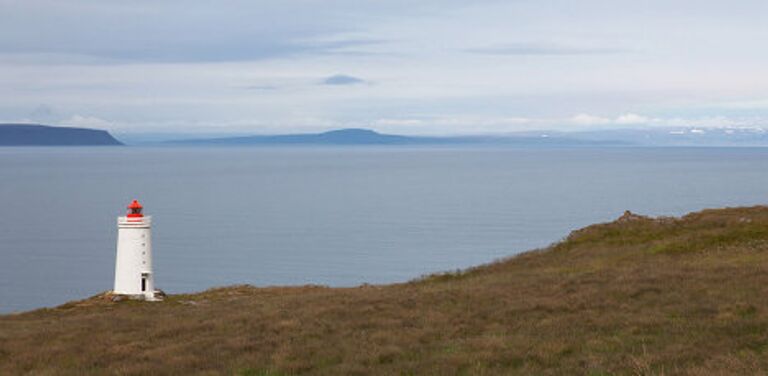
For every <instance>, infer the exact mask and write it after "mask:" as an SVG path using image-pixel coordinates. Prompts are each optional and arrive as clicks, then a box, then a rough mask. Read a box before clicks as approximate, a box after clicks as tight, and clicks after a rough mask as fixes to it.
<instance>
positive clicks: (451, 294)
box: [0, 207, 768, 375]
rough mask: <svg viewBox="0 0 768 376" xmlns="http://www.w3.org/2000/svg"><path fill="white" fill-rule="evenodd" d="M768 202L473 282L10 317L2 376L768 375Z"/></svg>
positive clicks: (240, 295)
mask: <svg viewBox="0 0 768 376" xmlns="http://www.w3.org/2000/svg"><path fill="white" fill-rule="evenodd" d="M767 298H768V208H766V207H753V208H735V209H722V210H707V211H703V212H699V213H694V214H690V215H688V216H685V217H682V218H679V219H675V218H661V219H652V218H644V217H627V218H625V219H624V220H621V221H616V222H613V223H609V224H601V225H595V226H591V227H588V228H585V229H582V230H579V231H576V232H574V233H573V234H571V235H570V236H569V237H568V238H567V239H566V240H565V241H564V242H562V243H560V244H556V245H554V246H552V247H551V248H549V249H546V250H541V251H534V252H529V253H526V254H523V255H520V256H517V257H514V258H511V259H509V260H504V261H500V262H497V263H493V264H490V265H486V266H481V267H478V268H473V269H471V270H467V271H464V272H459V273H448V274H443V275H435V276H430V277H425V278H422V279H420V280H417V281H413V282H409V283H404V284H396V285H387V286H364V287H359V288H325V287H317V286H303V287H284V288H253V287H250V286H234V287H227V288H220V289H213V290H208V291H205V292H202V293H199V294H191V295H175V296H170V297H169V298H168V299H167V301H165V302H162V303H141V302H133V301H125V302H119V303H112V302H109V301H106V300H103V299H99V298H92V299H90V300H87V301H83V302H74V303H70V304H67V305H64V306H61V307H57V308H54V309H42V310H37V311H33V312H28V313H24V314H19V315H7V316H2V317H0V374H3V375H5V374H24V373H33V374H72V375H75V374H77V375H80V374H105V373H107V374H189V373H197V374H240V375H282V374H321V375H338V374H349V375H356V374H357V375H365V374H405V375H409V374H413V375H446V374H471V375H486V374H488V375H490V374H510V373H511V374H537V375H540V374H542V375H547V374H587V375H605V374H637V375H674V374H690V375H701V374H715V375H716V374H765V373H766V372H768V299H767Z"/></svg>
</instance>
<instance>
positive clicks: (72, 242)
mask: <svg viewBox="0 0 768 376" xmlns="http://www.w3.org/2000/svg"><path fill="white" fill-rule="evenodd" d="M133 198H138V199H139V200H141V201H142V203H143V204H144V206H145V208H146V209H145V210H146V212H147V213H148V214H151V215H153V237H154V253H155V275H156V281H157V285H158V287H159V288H162V289H164V290H165V291H166V292H170V293H178V292H191V291H199V290H203V289H207V288H209V287H214V286H221V285H228V284H240V283H250V284H254V285H258V286H266V285H299V284H309V283H312V284H326V285H332V286H354V285H358V284H361V283H386V282H397V281H407V280H410V279H413V278H416V277H418V276H420V275H423V274H426V273H431V272H437V271H444V270H452V269H456V268H465V267H468V266H472V265H477V264H481V263H486V262H489V261H493V260H494V259H498V258H501V257H505V256H510V255H514V254H516V253H518V252H521V251H525V250H528V249H532V248H536V247H542V246H545V245H547V244H549V243H551V242H554V241H557V240H559V239H561V238H563V237H564V236H565V235H567V234H568V232H569V231H571V230H573V229H576V228H579V227H582V226H585V225H588V224H591V223H595V222H603V221H609V220H612V219H614V218H616V217H618V216H619V215H621V213H622V212H623V211H624V210H626V209H629V210H632V211H634V212H638V213H642V214H649V215H679V214H683V213H686V212H689V211H693V210H700V209H703V208H711V207H723V206H738V205H754V204H766V203H768V149H726V148H668V149H651V148H627V149H612V148H604V149H501V150H499V149H494V150H491V149H439V148H437V149H399V148H319V149H245V148H243V149H240V148H141V147H125V148H26V149H19V148H0V199H2V203H1V204H0V208H2V209H0V260H1V261H0V312H11V311H19V310H27V309H32V308H37V307H42V306H52V305H57V304H61V303H64V302H66V301H69V300H72V299H80V298H85V297H87V296H90V295H93V294H96V293H98V292H101V291H104V290H109V289H111V287H112V278H113V273H114V257H115V236H116V224H115V220H116V219H115V218H116V217H117V216H118V215H122V214H123V213H124V207H125V206H126V205H127V204H128V202H129V200H131V199H133Z"/></svg>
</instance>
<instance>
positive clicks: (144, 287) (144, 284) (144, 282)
mask: <svg viewBox="0 0 768 376" xmlns="http://www.w3.org/2000/svg"><path fill="white" fill-rule="evenodd" d="M146 291H147V276H145V275H142V276H141V292H146Z"/></svg>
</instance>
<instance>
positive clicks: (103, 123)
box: [61, 115, 113, 128]
mask: <svg viewBox="0 0 768 376" xmlns="http://www.w3.org/2000/svg"><path fill="white" fill-rule="evenodd" d="M61 124H62V125H68V126H74V127H84V128H111V127H112V126H113V124H112V123H111V122H109V121H107V120H104V119H101V118H98V117H95V116H82V115H73V116H72V117H70V118H69V119H66V120H63V121H62V122H61Z"/></svg>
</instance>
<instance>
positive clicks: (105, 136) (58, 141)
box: [0, 124, 122, 146]
mask: <svg viewBox="0 0 768 376" xmlns="http://www.w3.org/2000/svg"><path fill="white" fill-rule="evenodd" d="M101 145H104V146H106V145H122V143H121V142H120V141H118V140H117V139H115V138H114V137H112V135H110V134H109V132H107V131H103V130H98V129H85V128H70V127H51V126H47V125H38V124H0V146H101Z"/></svg>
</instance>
